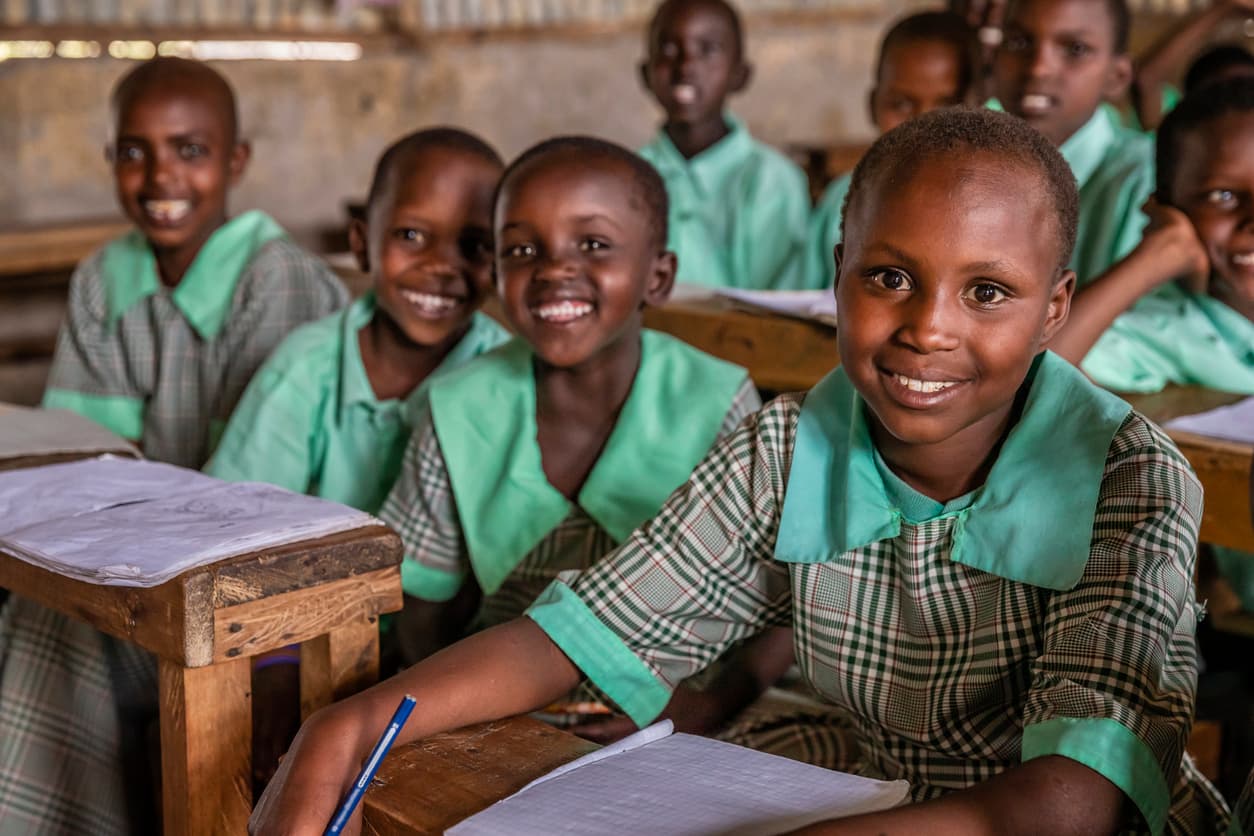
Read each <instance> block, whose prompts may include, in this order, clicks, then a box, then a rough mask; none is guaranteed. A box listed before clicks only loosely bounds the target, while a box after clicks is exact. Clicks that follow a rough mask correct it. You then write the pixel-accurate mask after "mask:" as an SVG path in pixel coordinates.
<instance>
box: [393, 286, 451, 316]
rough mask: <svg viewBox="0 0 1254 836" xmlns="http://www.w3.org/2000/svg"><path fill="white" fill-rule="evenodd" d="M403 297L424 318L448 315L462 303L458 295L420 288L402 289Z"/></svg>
mask: <svg viewBox="0 0 1254 836" xmlns="http://www.w3.org/2000/svg"><path fill="white" fill-rule="evenodd" d="M400 295H401V298H402V299H404V300H405V301H406V303H408V304H409V307H410V308H412V309H413V310H414V311H415V312H416V313H417V314H418V315H419V316H420V317H422V318H424V319H441V318H443V317H446V316H448V315H449V314H450V313H452V312H453V311H455V310H457V307H458V306H459V305H460V304H461V299H459V298H457V297H456V296H444V295H441V294H438V293H423V292H421V291H418V290H401V291H400Z"/></svg>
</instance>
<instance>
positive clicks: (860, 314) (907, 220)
mask: <svg viewBox="0 0 1254 836" xmlns="http://www.w3.org/2000/svg"><path fill="white" fill-rule="evenodd" d="M881 176H882V175H881ZM1025 176H1026V177H1034V176H1037V175H1035V174H1034V173H1025V172H1024V170H1023V169H1022V168H1020V167H1018V166H1015V165H1012V164H1008V163H1006V162H1005V161H1003V160H999V159H997V158H995V157H990V156H987V155H981V156H971V155H970V154H969V153H968V154H966V155H962V156H959V155H952V156H950V157H948V158H947V159H933V160H927V161H925V162H923V163H920V164H919V165H918V167H917V168H916V170H915V171H914V172H913V173H912V174H911V175H910V176H909V177H908V179H906V180H905V182H894V183H893V184H892V185H891V187H889V186H887V185H884V184H874V183H871V184H868V189H869V191H867V192H866V193H865V195H864V197H862V198H861V199H860V200H859V202H858V203H859V205H858V206H857V207H856V209H855V211H853V213H852V215H851V217H850V218H849V223H848V224H847V225H846V228H845V243H844V246H843V249H842V251H841V258H840V265H839V267H840V269H839V275H838V278H837V284H836V297H837V308H836V309H837V311H838V316H839V327H838V330H837V335H838V337H839V341H840V356H841V362H842V363H843V364H844V367H845V369H846V371H847V373H848V375H849V378H850V380H851V381H852V382H853V385H854V387H855V388H856V389H857V390H858V391H859V392H860V393H861V394H862V397H863V398H864V399H865V400H866V402H867V405H868V407H869V408H870V413H871V414H870V416H869V418H870V419H871V425H872V430H873V434H874V436H875V438H876V440H877V443H879V444H880V445H881V446H882V445H883V444H885V443H887V442H888V441H890V440H895V443H896V444H899V445H906V446H912V447H916V448H925V449H927V448H928V447H929V446H930V445H937V446H935V447H931V448H930V449H933V450H944V451H947V454H948V451H954V450H968V451H976V453H977V454H978V455H981V456H982V455H987V453H988V452H989V451H991V450H992V449H993V445H994V444H995V443H996V441H997V437H998V435H999V433H1000V432H1001V430H1002V428H1003V427H1004V425H1005V421H1006V419H1007V416H1008V415H1009V413H1010V410H1011V408H1012V405H1013V402H1014V399H1015V395H1016V393H1017V392H1018V389H1019V387H1020V385H1021V384H1022V383H1023V381H1024V379H1025V377H1026V376H1027V373H1028V369H1029V367H1030V366H1031V363H1032V360H1033V358H1034V357H1035V356H1036V355H1037V353H1038V352H1039V351H1040V350H1041V347H1042V346H1043V345H1044V344H1045V342H1046V341H1047V340H1048V339H1049V337H1050V336H1051V335H1052V334H1053V333H1054V332H1055V331H1056V330H1057V329H1058V327H1059V326H1060V325H1061V324H1062V322H1063V321H1065V319H1066V315H1067V311H1068V309H1069V305H1070V297H1071V287H1072V285H1073V283H1074V281H1073V275H1072V274H1070V273H1067V274H1065V276H1064V280H1062V281H1057V282H1056V281H1055V277H1056V276H1058V274H1059V270H1058V261H1059V255H1058V247H1057V244H1056V242H1055V239H1054V236H1053V234H1052V229H1053V225H1054V224H1055V222H1056V221H1055V219H1054V218H1053V217H1052V216H1051V213H1050V206H1049V203H1048V201H1047V200H1046V198H1044V197H1043V196H1041V195H1040V191H1041V190H1040V189H1038V190H1036V193H1033V192H1028V193H1027V194H1026V195H1025V194H1024V190H1023V189H1022V183H1023V181H1024V178H1025ZM938 206H946V207H949V211H945V212H938V211H936V207H938ZM981 451H982V452H981ZM976 460H977V461H978V460H980V459H979V458H978V457H977V459H976Z"/></svg>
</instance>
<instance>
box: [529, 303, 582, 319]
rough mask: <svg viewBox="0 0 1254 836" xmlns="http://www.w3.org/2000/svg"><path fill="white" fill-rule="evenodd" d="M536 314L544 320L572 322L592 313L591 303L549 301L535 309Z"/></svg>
mask: <svg viewBox="0 0 1254 836" xmlns="http://www.w3.org/2000/svg"><path fill="white" fill-rule="evenodd" d="M535 313H536V316H538V317H539V318H540V319H541V320H543V321H544V322H574V321H575V320H576V319H579V318H580V317H584V316H587V315H588V314H590V313H592V305H590V304H589V303H587V302H574V301H569V300H568V301H564V302H550V303H548V304H547V305H541V306H540V307H538V308H536V309H535Z"/></svg>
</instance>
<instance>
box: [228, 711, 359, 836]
mask: <svg viewBox="0 0 1254 836" xmlns="http://www.w3.org/2000/svg"><path fill="white" fill-rule="evenodd" d="M337 708H338V706H332V707H330V708H326V709H323V710H322V711H320V712H318V713H317V714H315V715H314V716H312V717H310V718H309V720H308V721H306V722H305V724H304V725H303V726H301V729H300V733H299V734H297V735H296V740H295V741H294V742H293V743H292V748H291V750H289V751H288V753H287V755H286V756H285V757H284V758H283V759H282V761H281V762H280V763H279V768H278V770H277V771H276V772H275V774H274V778H273V779H271V781H270V785H269V786H267V787H266V791H265V792H264V793H263V794H262V796H261V799H260V800H259V801H258V802H257V806H256V807H255V808H254V809H253V815H252V818H251V819H249V821H248V832H249V833H250V834H253V836H305V835H306V834H307V835H308V836H319V834H321V833H322V832H323V831H325V830H326V827H327V824H328V823H329V822H330V821H331V817H332V816H333V815H335V811H336V809H337V807H338V806H339V803H340V800H341V799H342V798H343V797H344V794H345V793H346V792H347V791H348V787H349V786H350V785H351V784H352V782H353V780H354V779H355V778H356V777H357V772H358V771H359V770H360V769H361V761H362V758H363V755H362V752H363V744H362V742H361V741H362V735H361V734H360V730H359V726H358V724H357V723H355V722H354V721H353V719H352V718H351V717H348V716H345V715H344V714H343V712H341V711H337ZM364 745H365V746H368V745H369V744H368V743H367V744H364ZM360 832H361V805H358V807H357V810H356V812H355V813H354V814H353V817H352V819H351V820H350V821H349V823H348V827H347V828H345V830H344V833H345V834H348V836H357V834H359V833H360Z"/></svg>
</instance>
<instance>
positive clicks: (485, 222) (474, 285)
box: [351, 148, 501, 346]
mask: <svg viewBox="0 0 1254 836" xmlns="http://www.w3.org/2000/svg"><path fill="white" fill-rule="evenodd" d="M391 176H392V180H393V182H392V183H391V184H390V185H389V187H388V188H386V189H384V193H383V195H382V198H383V199H382V200H381V201H380V203H381V204H382V205H380V206H372V207H370V214H369V218H368V222H369V227H368V229H365V228H362V226H361V225H360V223H358V224H355V225H354V230H353V233H352V236H351V237H352V244H353V249H354V251H355V252H356V253H357V255H358V258H359V260H361V262H362V265H363V267H365V268H366V269H367V270H368V271H369V272H370V273H371V275H372V277H373V278H374V285H375V294H376V297H377V299H378V306H379V309H380V310H382V311H383V312H384V313H385V314H387V316H388V317H389V318H391V320H392V321H393V322H395V323H396V325H397V326H398V327H399V328H400V329H401V331H402V332H403V333H404V334H405V336H406V337H408V338H409V339H410V340H411V341H413V342H414V343H416V344H418V345H423V346H434V345H439V344H440V343H442V342H444V341H445V340H447V339H449V338H450V337H452V336H455V335H456V334H457V333H459V331H460V330H461V328H462V327H463V326H465V324H466V322H467V321H469V319H470V317H471V315H472V314H473V313H474V312H475V311H476V310H477V309H478V308H479V306H480V304H482V302H483V300H484V297H485V296H486V295H487V293H488V292H490V290H491V286H492V192H493V190H494V189H495V188H496V183H497V180H499V179H500V176H501V167H500V166H499V165H497V164H496V163H494V162H492V161H491V160H486V159H483V158H482V157H479V156H476V155H474V154H470V153H468V152H465V151H461V150H458V149H451V148H427V149H423V150H420V151H417V152H415V153H414V155H413V156H411V157H410V158H408V159H403V160H401V161H399V162H398V163H397V165H396V167H395V169H394V170H393V171H392V175H391ZM367 243H368V252H367Z"/></svg>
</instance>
